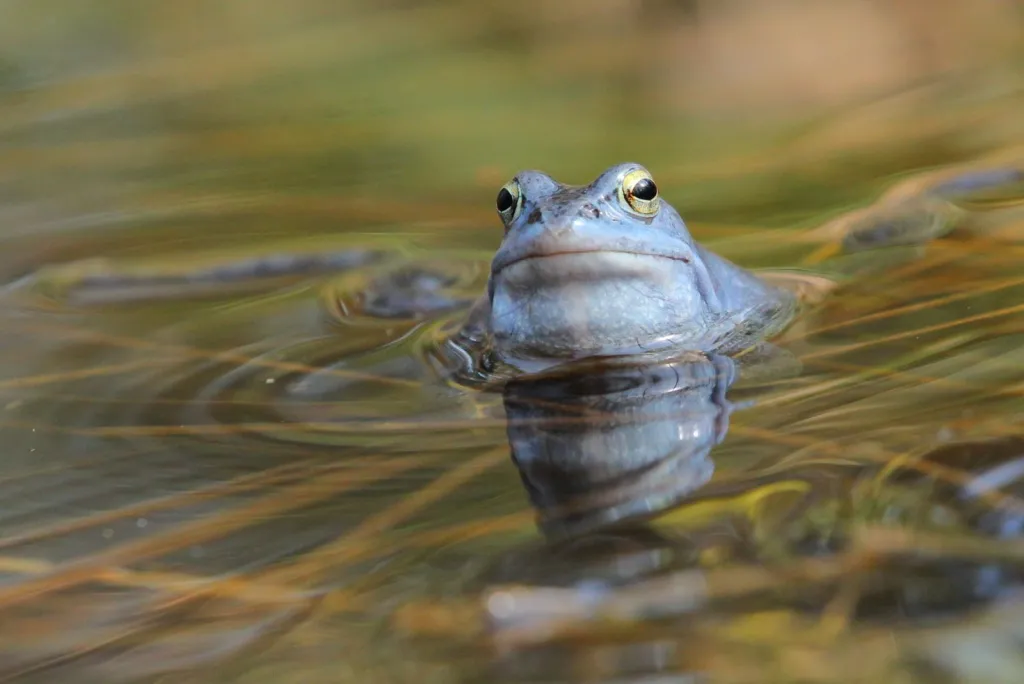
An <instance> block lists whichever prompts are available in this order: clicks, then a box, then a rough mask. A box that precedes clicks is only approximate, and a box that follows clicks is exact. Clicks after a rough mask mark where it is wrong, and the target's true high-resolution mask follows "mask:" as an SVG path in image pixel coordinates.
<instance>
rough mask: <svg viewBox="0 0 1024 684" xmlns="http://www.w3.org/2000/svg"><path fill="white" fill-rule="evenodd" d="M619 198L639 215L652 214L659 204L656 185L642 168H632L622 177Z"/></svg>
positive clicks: (655, 212) (656, 211)
mask: <svg viewBox="0 0 1024 684" xmlns="http://www.w3.org/2000/svg"><path fill="white" fill-rule="evenodd" d="M619 199H620V200H621V201H622V202H623V203H625V205H626V206H627V207H628V208H629V209H631V210H633V211H634V212H636V213H637V214H640V215H641V216H654V215H655V214H657V213H658V207H659V206H660V204H661V201H660V198H659V197H658V186H657V185H655V184H654V179H653V178H651V174H650V173H648V172H647V171H646V170H644V169H634V170H633V171H630V172H629V173H627V174H626V175H625V176H624V177H623V178H622V185H621V186H620V187H619Z"/></svg>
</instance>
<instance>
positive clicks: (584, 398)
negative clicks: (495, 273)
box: [489, 354, 737, 680]
mask: <svg viewBox="0 0 1024 684" xmlns="http://www.w3.org/2000/svg"><path fill="white" fill-rule="evenodd" d="M736 377H737V368H736V365H735V362H734V361H732V360H731V359H729V358H727V357H714V356H713V357H709V356H705V355H698V354H693V355H689V356H685V357H677V358H674V359H671V360H665V361H660V362H657V363H650V362H648V363H646V364H639V363H635V362H634V363H630V362H629V361H627V360H620V361H617V362H612V361H609V360H604V361H600V360H595V361H590V362H587V363H585V364H573V365H571V366H569V367H563V368H562V369H561V370H559V371H557V372H555V371H549V372H547V373H545V374H543V375H530V376H520V377H519V378H517V379H515V380H513V381H511V382H509V383H508V384H507V385H506V387H505V391H504V403H505V410H506V414H507V417H508V438H509V443H510V447H511V452H512V460H513V462H514V463H515V465H516V467H517V468H518V469H519V473H520V476H521V478H522V481H523V485H524V487H525V489H526V492H527V494H528V496H529V499H530V501H531V503H532V505H533V507H534V508H535V509H536V512H537V524H538V526H539V527H540V529H541V531H542V533H543V535H544V537H545V538H546V540H545V542H544V543H541V544H540V545H539V546H534V547H532V548H530V549H525V548H520V549H517V550H516V551H514V552H512V553H509V554H507V555H505V556H504V557H503V558H502V559H501V560H500V561H499V562H498V564H497V566H496V567H494V568H493V570H494V572H493V574H492V576H491V577H490V580H491V581H496V582H497V583H499V584H501V583H509V582H510V583H512V584H517V585H522V584H525V585H527V586H534V587H548V588H552V589H555V588H557V587H561V588H563V589H565V590H567V591H568V592H569V593H570V594H571V595H572V596H573V597H576V598H578V599H579V600H580V601H583V602H584V603H586V602H587V601H588V597H593V598H597V597H599V596H602V595H605V594H606V592H608V591H614V590H615V589H616V588H623V587H628V586H632V585H636V584H637V583H642V582H643V580H644V579H649V578H653V577H657V576H660V575H664V574H665V573H671V572H673V571H678V570H680V569H683V568H686V567H692V566H693V564H694V563H695V562H696V555H697V554H699V550H700V548H702V547H703V546H705V544H704V542H705V541H707V540H703V541H702V540H701V539H695V538H693V537H690V538H687V539H671V538H668V537H666V536H665V535H664V534H663V533H662V532H660V531H658V530H657V529H655V528H654V527H653V526H651V525H650V524H648V519H649V518H650V517H652V516H655V515H657V514H658V513H659V512H662V511H665V510H666V509H669V508H672V507H674V506H677V505H680V504H681V503H682V502H684V501H685V500H686V499H687V497H689V496H690V495H692V494H693V493H694V492H695V491H697V490H699V489H701V488H702V487H703V486H704V485H705V484H707V483H708V481H709V480H710V479H711V476H712V473H713V471H714V464H713V461H712V459H711V456H710V454H711V451H712V449H713V448H714V447H715V446H716V445H718V444H719V443H720V442H721V441H722V440H723V439H724V438H725V436H726V433H727V431H728V426H729V417H730V413H731V412H732V405H731V404H730V402H729V401H728V400H727V399H726V391H727V390H728V389H729V388H730V386H732V384H733V383H734V381H735V380H736ZM712 527H715V526H714V525H712ZM710 532H711V536H712V537H714V536H716V534H715V533H716V532H717V533H719V534H721V533H725V534H727V535H728V532H729V531H728V530H723V529H716V530H710ZM544 593H545V592H544V591H541V592H540V593H539V594H536V593H531V596H539V597H540V598H541V600H540V603H538V602H537V601H533V600H529V599H527V600H526V602H528V603H530V604H531V605H530V606H522V605H520V606H518V608H524V607H525V608H526V609H525V610H514V611H512V612H513V613H514V614H507V615H499V614H497V612H500V610H497V609H496V610H497V612H496V611H495V610H491V611H489V612H490V613H491V616H492V618H494V619H495V620H496V624H495V627H497V628H498V629H499V632H502V633H503V632H505V631H507V630H509V629H511V630H516V629H517V628H519V627H523V628H526V629H532V628H534V627H537V626H540V629H541V630H542V631H543V625H544V624H545V623H548V622H549V621H554V622H557V621H558V620H559V619H560V615H559V613H560V611H561V610H563V609H565V608H567V606H566V604H565V601H564V600H555V601H550V602H546V601H544V599H543V596H541V595H542V594H544ZM521 598H522V597H521ZM541 604H545V605H541ZM577 607H578V606H577ZM492 608H493V606H492ZM568 608H569V609H570V610H572V609H573V608H574V606H568ZM594 648H597V649H598V650H599V651H600V652H601V653H600V656H601V657H600V658H599V659H600V660H602V661H603V662H604V663H605V665H606V666H607V667H610V668H611V670H610V671H608V672H605V673H604V674H607V675H613V674H614V675H615V676H617V677H622V676H626V677H627V678H628V677H629V676H631V675H635V676H643V675H645V674H650V673H652V672H664V671H665V668H666V667H668V668H669V669H673V670H674V669H677V668H678V667H679V666H680V663H679V662H678V654H675V653H666V652H665V644H662V643H636V642H633V643H630V644H604V645H600V646H594ZM670 650H671V649H670ZM588 652H589V653H591V655H597V654H596V653H595V652H594V651H593V650H592V649H591V650H590V651H588ZM566 656H567V653H565V652H563V650H562V649H560V648H559V647H558V646H557V645H551V646H550V647H544V648H539V649H537V648H535V649H531V650H530V652H529V654H528V655H527V654H525V653H522V652H519V653H518V654H516V655H514V656H513V657H509V658H502V659H501V660H500V661H499V663H496V665H497V667H498V670H499V672H498V674H499V678H511V679H513V680H520V679H524V680H525V679H533V678H535V677H538V676H544V675H551V674H552V673H553V672H558V671H560V670H561V669H562V668H564V667H569V668H570V669H571V668H572V667H575V665H572V664H571V663H572V662H573V661H574V660H575V659H574V658H572V657H569V658H568V659H567V658H566ZM683 669H684V670H685V669H686V668H685V667H684V668H683ZM562 674H565V675H566V676H568V674H569V673H568V672H564V673H562Z"/></svg>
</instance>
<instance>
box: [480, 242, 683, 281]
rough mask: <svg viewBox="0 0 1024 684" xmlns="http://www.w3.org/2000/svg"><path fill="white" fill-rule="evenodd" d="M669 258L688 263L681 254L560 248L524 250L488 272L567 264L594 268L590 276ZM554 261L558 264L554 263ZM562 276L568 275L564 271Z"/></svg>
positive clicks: (573, 267)
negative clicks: (553, 249) (524, 251)
mask: <svg viewBox="0 0 1024 684" xmlns="http://www.w3.org/2000/svg"><path fill="white" fill-rule="evenodd" d="M652 259H653V260H659V261H661V260H669V261H676V262H681V263H684V264H689V263H690V258H689V257H686V256H683V255H675V254H665V253H656V252H647V251H641V250H631V249H598V248H579V249H559V250H557V251H551V252H534V253H527V254H523V255H521V256H517V257H515V258H512V259H509V260H508V261H504V262H497V263H495V264H494V265H493V267H492V269H491V274H492V275H494V276H497V275H499V274H501V273H503V272H509V271H510V269H514V270H516V271H519V270H526V269H530V270H535V271H547V270H549V268H548V267H552V268H556V269H557V268H558V267H570V270H571V271H580V270H581V267H582V270H584V271H593V273H592V275H606V276H607V275H614V274H615V273H616V272H617V271H619V270H620V269H621V268H625V270H626V271H627V272H630V273H635V272H636V271H637V270H638V268H639V269H640V270H641V271H646V270H648V269H646V268H643V266H644V265H648V264H649V261H650V260H652ZM555 262H557V263H555ZM564 275H567V276H568V275H571V273H569V272H565V273H564Z"/></svg>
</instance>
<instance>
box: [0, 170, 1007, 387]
mask: <svg viewBox="0 0 1024 684" xmlns="http://www.w3.org/2000/svg"><path fill="white" fill-rule="evenodd" d="M940 176H941V177H939V178H938V179H937V180H929V181H928V182H926V183H924V184H923V185H922V184H921V183H917V185H914V186H913V187H912V188H911V189H910V190H909V191H908V190H907V189H906V188H903V189H897V190H896V191H893V192H890V193H889V194H888V195H886V196H885V197H883V198H882V200H880V201H879V202H878V203H876V204H877V205H878V206H877V207H874V206H873V207H869V208H867V209H866V210H863V211H861V212H851V213H850V214H849V215H848V216H846V217H845V219H842V218H841V220H839V221H834V222H832V223H830V224H828V225H825V226H822V227H821V228H820V229H819V230H817V231H811V233H812V234H816V235H817V236H818V237H819V238H820V240H821V241H822V243H823V244H824V245H825V248H826V249H825V253H826V254H825V255H826V256H835V255H836V254H846V255H851V254H864V253H868V255H869V256H871V254H872V253H873V252H875V251H877V250H879V249H881V248H884V247H887V246H893V245H915V244H917V245H920V244H924V243H926V242H928V241H929V240H932V239H935V238H936V237H941V236H943V235H945V234H947V233H948V232H949V231H950V230H952V228H953V227H955V226H956V225H957V224H958V222H959V220H960V219H961V218H962V216H963V212H962V211H960V210H958V209H957V208H956V207H955V206H954V205H953V204H952V203H951V199H950V198H952V197H954V196H956V195H958V194H964V193H970V192H976V191H979V190H985V189H986V188H991V187H996V186H1000V185H1005V184H1007V183H1013V182H1019V181H1021V180H1022V179H1024V170H1022V168H1021V167H1020V166H1019V165H1014V164H1003V165H1000V166H996V167H993V168H984V169H981V170H968V171H966V172H964V171H957V172H954V173H953V174H952V175H950V174H948V173H946V174H940ZM494 202H495V205H494V208H495V211H496V213H497V215H498V218H499V220H500V222H501V226H502V229H503V232H502V237H501V241H500V244H499V245H498V247H497V249H496V251H495V252H494V254H493V256H492V258H491V260H490V265H489V272H488V274H487V279H486V287H485V291H484V292H483V293H481V294H480V295H479V296H477V297H476V299H475V301H471V300H466V299H462V298H458V297H449V296H447V295H446V292H445V287H446V285H447V284H450V280H451V279H450V278H446V276H445V274H444V273H443V269H441V271H442V272H436V271H432V270H430V269H422V268H419V267H417V265H416V264H412V265H409V264H406V265H405V266H402V267H401V268H397V269H392V270H390V271H385V272H384V273H383V274H380V275H378V276H376V277H374V278H373V279H372V282H370V284H369V285H368V286H367V288H366V290H367V297H366V298H365V302H366V307H365V308H366V311H365V312H366V313H367V314H369V315H371V316H377V317H382V318H388V317H399V318H401V317H405V318H408V317H413V316H417V315H418V316H429V315H435V314H439V313H441V312H446V311H451V310H453V309H465V310H466V311H467V312H468V313H467V315H466V316H465V318H464V321H463V324H462V326H461V328H460V329H459V330H458V331H457V333H456V334H455V335H453V337H457V338H459V339H460V340H462V341H467V340H468V341H469V343H473V344H476V343H483V344H486V345H488V346H489V348H490V350H491V351H493V353H494V354H495V355H496V356H497V357H498V358H499V359H500V360H501V361H503V362H504V363H506V364H508V365H511V366H513V367H516V368H520V369H527V370H528V369H536V368H543V367H548V366H550V365H551V364H557V363H562V362H565V361H572V360H578V359H587V358H594V357H621V356H631V355H637V354H648V353H661V354H664V353H673V352H692V351H696V352H705V353H715V354H742V353H745V352H746V351H749V350H751V349H755V348H758V347H759V346H760V345H762V343H763V342H765V341H767V340H770V339H772V338H773V337H775V336H777V335H778V334H779V333H781V332H782V331H783V330H785V329H786V328H787V327H788V326H789V325H790V324H791V323H792V322H793V321H794V320H795V319H797V318H798V316H799V314H800V312H801V307H802V305H803V304H805V303H806V300H807V297H806V292H801V291H800V289H799V287H794V282H796V283H797V284H799V282H798V281H793V280H787V279H786V278H782V279H780V278H778V277H775V278H772V277H769V275H770V274H764V273H757V272H754V271H753V270H750V269H747V268H744V267H742V266H740V265H738V264H736V263H733V262H732V261H730V260H728V259H726V258H725V257H723V256H720V255H719V254H717V253H715V252H714V251H712V250H710V249H708V248H707V247H705V246H703V245H701V244H700V243H698V242H697V240H695V239H694V237H693V235H692V234H691V232H690V230H689V228H688V226H687V224H686V221H685V220H684V219H683V217H682V215H681V214H680V212H679V211H677V210H676V208H675V207H673V206H672V204H670V203H669V202H668V201H666V200H665V199H664V198H663V197H662V193H661V190H660V188H659V186H658V183H657V182H656V180H655V178H654V176H653V175H652V173H651V172H650V171H649V170H648V169H647V168H646V167H645V166H643V165H642V164H639V163H636V162H623V163H618V164H614V165H612V166H610V167H608V168H607V169H605V170H604V171H603V172H601V173H600V174H599V175H598V176H597V177H596V178H595V179H594V180H592V181H591V182H590V183H589V184H586V185H567V184H564V183H561V182H559V181H557V180H555V179H554V178H553V177H552V176H550V175H548V174H547V173H544V172H543V171H539V170H524V171H521V172H519V173H517V174H515V175H514V176H513V177H512V178H511V179H510V180H509V181H508V182H507V183H505V184H504V185H503V186H502V187H501V188H500V189H499V190H498V192H497V195H496V197H495V200H494ZM380 263H381V254H380V253H379V252H378V251H376V250H374V249H371V248H365V249H359V248H353V249H348V250H345V251H340V252H336V253H330V254H318V255H312V256H309V255H306V256H303V255H290V254H272V255H269V256H266V257H256V258H253V259H249V260H245V261H242V262H238V263H235V264H228V265H214V266H211V267H207V268H203V269H196V270H195V272H192V273H188V272H186V273H183V274H177V275H171V276H167V275H163V276H153V275H147V274H146V273H141V274H140V273H127V274H124V273H121V274H118V273H117V272H116V271H115V270H113V269H111V268H110V267H109V264H107V263H101V264H99V265H98V266H97V264H95V263H92V262H90V264H87V265H86V266H85V267H84V268H82V267H80V268H78V270H75V269H73V268H72V269H70V270H68V269H64V270H59V269H58V270H57V271H54V270H53V269H50V270H47V269H43V270H41V271H40V272H37V273H34V274H29V275H28V276H26V277H25V278H23V279H21V280H20V281H18V282H17V283H16V284H15V285H17V286H25V285H26V284H27V285H29V286H37V285H39V284H40V283H41V282H51V283H52V282H54V281H61V282H63V284H64V288H65V289H70V290H77V291H89V290H93V291H97V292H105V293H106V294H105V295H104V296H105V297H109V298H113V299H120V298H123V297H129V295H130V293H132V292H135V293H142V294H143V296H145V293H151V294H152V293H154V292H156V291H159V292H161V293H162V296H164V295H167V294H168V293H169V294H170V296H174V293H175V292H178V291H183V290H184V289H187V287H188V286H195V285H202V286H212V287H225V288H227V287H228V286H231V285H237V284H238V283H240V282H246V281H253V280H260V279H262V280H267V279H273V278H280V277H284V276H296V275H307V276H308V275H321V274H323V273H325V272H332V273H337V272H342V271H346V270H353V269H360V268H368V267H376V266H377V265H379V264H380ZM55 274H56V275H55ZM129 298H130V297H129Z"/></svg>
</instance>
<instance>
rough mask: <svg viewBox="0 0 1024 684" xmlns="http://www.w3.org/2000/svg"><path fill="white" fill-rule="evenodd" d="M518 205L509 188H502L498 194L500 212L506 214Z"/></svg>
mask: <svg viewBox="0 0 1024 684" xmlns="http://www.w3.org/2000/svg"><path fill="white" fill-rule="evenodd" d="M515 203H516V198H515V197H513V196H512V193H511V192H509V191H508V188H502V189H501V191H500V192H499V193H498V211H500V212H501V213H505V212H506V211H508V210H509V209H511V208H512V207H513V206H514V205H515Z"/></svg>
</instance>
